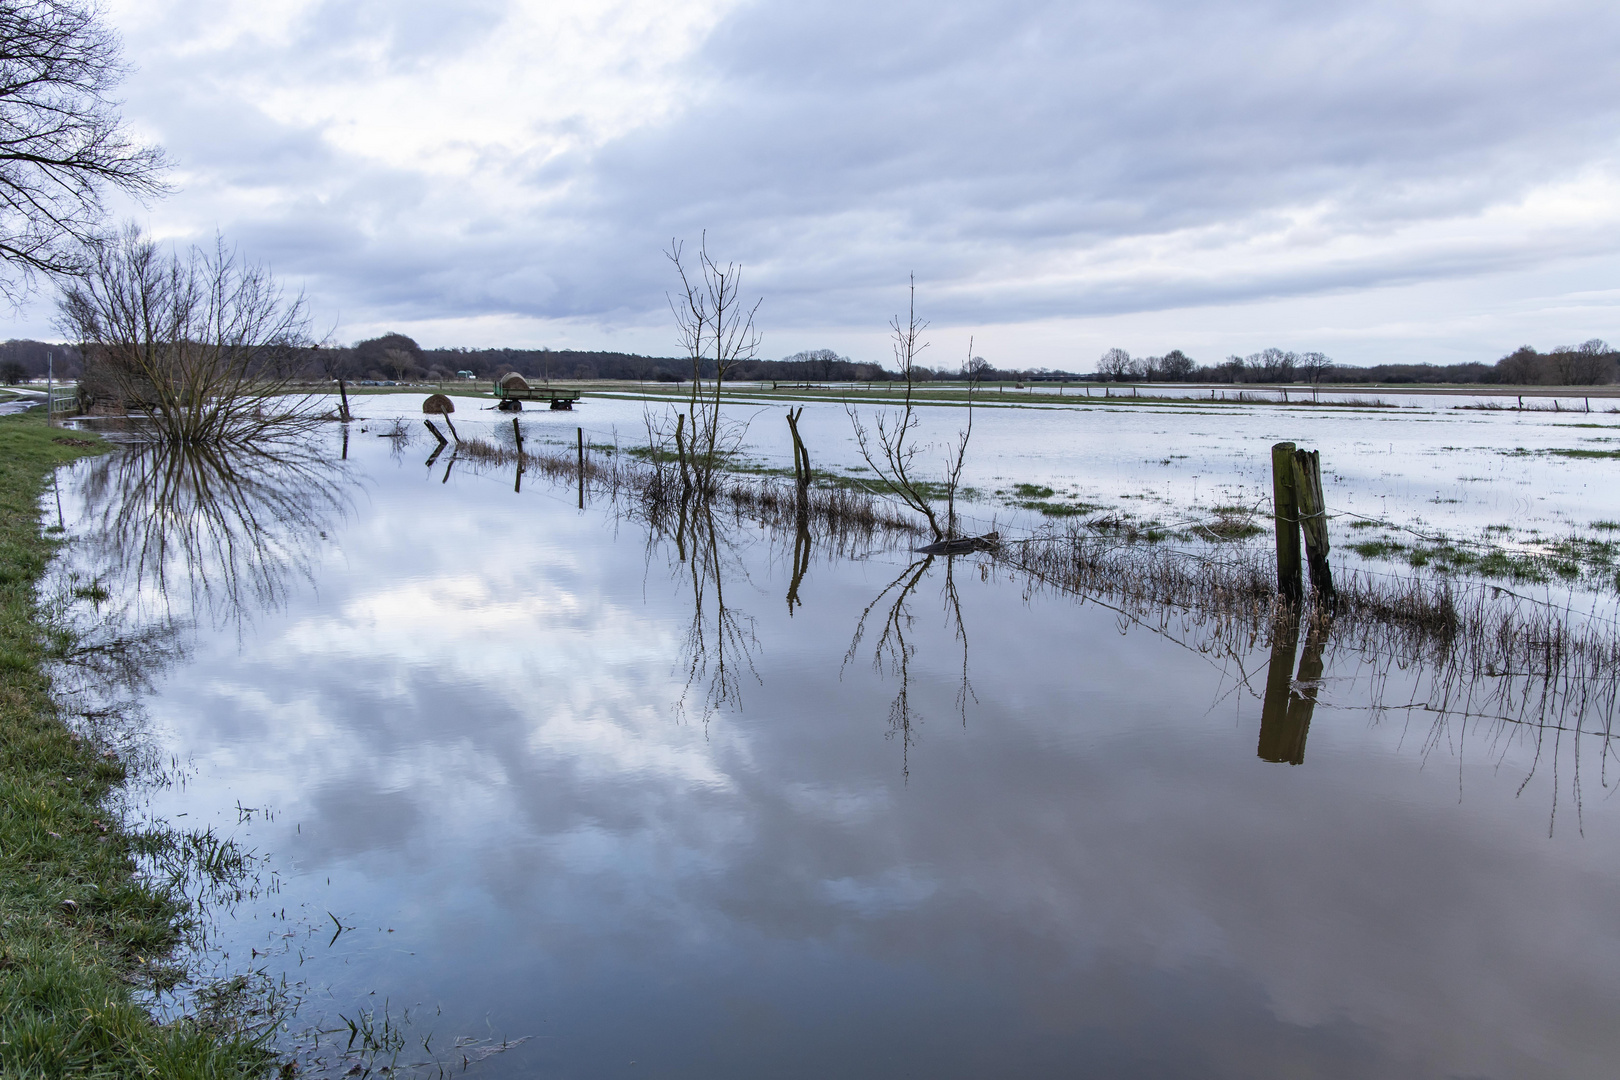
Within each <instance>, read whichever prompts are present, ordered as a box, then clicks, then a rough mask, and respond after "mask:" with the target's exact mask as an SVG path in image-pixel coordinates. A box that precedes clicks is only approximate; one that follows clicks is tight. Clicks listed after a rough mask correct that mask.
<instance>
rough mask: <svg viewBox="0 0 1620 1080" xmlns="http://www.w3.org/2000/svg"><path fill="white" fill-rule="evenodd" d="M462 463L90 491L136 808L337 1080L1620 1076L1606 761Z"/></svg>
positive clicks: (226, 938)
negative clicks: (131, 684) (341, 1079)
mask: <svg viewBox="0 0 1620 1080" xmlns="http://www.w3.org/2000/svg"><path fill="white" fill-rule="evenodd" d="M426 456H427V450H426V449H424V448H423V446H422V444H420V443H418V444H416V445H409V446H397V445H396V444H395V442H394V441H392V440H389V439H385V438H379V437H377V435H376V434H375V433H368V434H366V435H363V436H362V435H360V434H358V433H355V434H354V435H352V436H351V438H350V440H349V444H348V448H347V457H346V458H342V457H341V451H340V446H339V443H338V441H337V438H336V436H335V434H333V435H331V436H330V438H328V439H327V441H325V442H324V443H322V444H321V445H320V446H318V447H316V448H315V453H314V454H313V456H312V458H311V459H310V461H308V462H305V463H304V464H303V465H301V466H300V468H302V469H303V470H304V471H302V472H297V473H293V474H288V473H286V472H285V471H284V470H283V469H282V468H281V467H280V466H276V465H272V464H264V465H262V466H261V467H259V468H258V471H255V467H252V466H244V465H243V464H242V463H240V462H235V463H226V464H225V466H224V467H222V468H221V469H220V471H219V474H218V478H220V479H226V478H234V480H235V481H236V482H235V483H225V484H213V483H211V482H210V483H209V484H205V485H204V486H205V487H208V489H209V490H210V491H211V492H212V496H211V497H209V498H207V499H204V500H202V502H204V503H206V504H207V505H206V506H201V507H199V506H198V505H195V504H186V505H184V506H181V507H180V508H179V509H180V510H181V512H180V513H178V514H176V515H174V519H175V520H183V521H185V522H187V523H189V524H188V526H187V529H186V530H183V531H185V532H186V533H187V536H183V537H180V538H179V539H176V538H174V537H172V536H170V535H168V534H167V533H163V531H162V530H161V529H160V530H158V532H159V533H160V534H161V535H159V536H158V537H157V539H156V540H155V541H154V538H153V531H152V529H151V528H150V527H148V524H149V523H151V522H154V521H159V520H160V519H161V518H162V514H161V513H157V512H154V510H153V508H152V507H151V506H144V507H143V506H135V507H130V506H129V505H128V494H129V491H130V490H131V488H130V486H129V482H128V477H127V476H126V477H124V478H123V479H122V480H121V479H120V478H119V476H118V474H117V472H116V470H117V469H118V468H120V467H121V466H118V465H116V464H113V463H110V462H108V461H102V462H87V463H84V464H81V465H80V466H77V467H76V468H75V469H73V470H70V471H66V472H64V473H63V474H62V482H61V498H62V503H63V510H62V515H63V517H62V520H63V522H64V524H65V525H66V528H67V532H68V534H69V535H70V536H73V537H76V538H78V542H77V543H75V544H74V545H72V546H70V547H69V549H68V550H67V553H66V555H65V556H64V558H63V560H62V561H61V563H60V564H59V565H58V566H57V568H56V570H55V572H54V580H53V583H52V584H51V585H49V586H48V589H55V590H56V593H57V594H66V593H69V592H71V591H72V589H74V588H80V589H83V585H84V582H86V581H91V580H93V581H95V582H98V583H101V585H102V586H103V588H104V590H105V592H106V593H107V594H108V596H107V598H106V599H102V600H94V601H93V602H92V600H90V599H85V600H81V601H80V602H79V608H78V610H79V611H80V612H81V616H82V617H84V618H87V619H99V620H101V621H102V622H103V623H105V624H106V625H108V626H111V625H114V624H118V623H120V620H122V623H121V625H125V626H126V627H127V628H129V629H131V630H132V631H133V630H138V629H141V628H145V629H147V630H150V629H151V628H154V627H168V628H170V629H171V630H172V634H173V642H174V646H175V647H174V648H172V649H170V650H169V652H168V653H167V654H166V656H167V659H166V660H165V661H164V662H163V663H161V664H157V663H154V664H152V665H150V666H149V667H148V669H147V674H148V675H149V676H152V678H151V685H150V686H149V687H139V688H136V689H137V691H138V697H139V700H140V703H141V710H140V711H141V716H142V717H143V726H142V728H141V730H140V733H139V739H140V740H141V741H142V744H143V745H144V746H145V748H146V752H147V753H148V754H149V756H150V758H151V760H152V761H153V762H154V763H155V765H154V775H155V776H160V777H162V778H163V780H162V782H160V783H154V784H152V785H150V786H149V787H147V788H145V789H143V790H142V791H141V792H140V794H139V796H138V798H137V799H136V800H135V803H136V805H134V806H133V807H132V812H134V813H136V814H138V815H147V816H151V817H155V818H159V819H163V820H167V821H169V822H175V823H183V824H186V825H187V826H188V827H197V826H199V825H201V824H207V825H211V826H213V828H214V829H215V830H216V831H217V832H218V833H219V834H220V835H222V836H230V837H233V838H234V839H235V840H236V841H237V842H238V843H239V844H241V845H242V846H243V847H244V848H247V849H251V850H252V851H253V852H254V853H255V854H256V855H257V856H258V858H259V860H260V862H259V864H258V866H259V871H258V872H259V874H260V886H259V887H258V888H257V889H256V890H254V891H252V892H250V893H248V894H246V895H244V897H243V898H242V899H241V900H240V901H239V902H237V903H235V904H234V905H228V906H227V908H225V909H223V910H221V911H220V912H219V913H218V915H217V925H216V927H215V936H214V939H213V942H212V945H211V951H210V953H209V956H210V957H211V962H212V963H213V964H214V965H215V967H216V968H217V969H218V970H219V971H221V972H229V971H242V970H263V971H265V972H266V974H267V975H268V976H270V977H271V978H273V979H281V978H283V977H285V979H286V980H287V982H288V984H289V985H290V986H293V987H294V988H295V989H296V993H297V995H298V996H299V997H301V999H302V1000H303V1004H302V1006H301V1007H300V1009H299V1011H298V1013H297V1014H296V1016H294V1017H293V1018H292V1020H291V1021H290V1023H289V1027H288V1030H287V1032H286V1033H285V1035H284V1037H283V1046H284V1048H285V1049H286V1050H288V1051H289V1052H298V1053H301V1054H302V1055H303V1056H304V1058H305V1061H306V1067H307V1068H308V1069H309V1071H311V1072H315V1073H317V1074H318V1073H320V1072H322V1071H325V1072H327V1073H329V1074H332V1075H342V1074H343V1073H345V1072H346V1071H347V1070H348V1069H349V1068H350V1067H351V1065H352V1064H355V1063H363V1065H364V1066H366V1067H370V1068H376V1067H378V1066H379V1065H382V1064H389V1065H393V1066H398V1067H400V1068H401V1073H402V1074H409V1069H408V1068H407V1067H412V1066H415V1067H418V1069H419V1071H420V1072H421V1073H422V1074H423V1075H435V1074H436V1070H437V1069H438V1068H440V1067H444V1068H446V1069H455V1070H459V1069H460V1068H461V1067H462V1066H463V1064H464V1063H466V1064H467V1065H468V1066H469V1067H470V1070H471V1075H482V1076H489V1077H499V1076H557V1077H607V1076H625V1077H633V1076H660V1077H731V1076H735V1077H756V1076H778V1077H794V1076H803V1077H817V1078H819V1077H826V1076H831V1075H840V1076H868V1075H869V1076H874V1077H894V1076H928V1077H958V1076H959V1077H982V1076H987V1075H998V1076H1049V1075H1067V1074H1074V1073H1080V1074H1084V1075H1096V1076H1117V1077H1150V1076H1151V1077H1157V1076H1178V1077H1179V1076H1211V1077H1227V1076H1230V1077H1249V1076H1269V1075H1312V1076H1345V1077H1386V1078H1387V1077H1447V1076H1481V1077H1485V1076H1492V1077H1516V1078H1517V1077H1543V1076H1545V1077H1587V1076H1591V1077H1598V1076H1608V1075H1612V1073H1613V1071H1614V1061H1615V1060H1616V1057H1617V1055H1620V1028H1617V1027H1616V1026H1615V1025H1614V1023H1613V1018H1614V1016H1615V1015H1616V1012H1617V1010H1620V963H1617V961H1620V924H1617V923H1616V921H1615V919H1614V912H1615V911H1616V910H1617V909H1620V810H1617V807H1616V805H1615V803H1614V801H1613V800H1612V799H1611V798H1610V795H1611V785H1612V784H1613V783H1614V777H1613V776H1611V775H1610V772H1609V766H1610V765H1611V764H1613V763H1612V762H1611V760H1610V755H1611V753H1612V751H1611V750H1610V748H1609V745H1608V740H1607V739H1606V737H1605V736H1603V735H1602V734H1601V733H1597V734H1594V733H1592V732H1591V731H1583V732H1582V733H1580V734H1579V735H1578V736H1577V735H1574V734H1568V735H1567V736H1566V735H1561V734H1560V733H1558V732H1556V731H1552V732H1551V734H1549V731H1548V730H1547V729H1537V728H1528V727H1526V726H1525V725H1518V724H1513V723H1509V722H1506V721H1504V720H1501V719H1496V720H1493V719H1491V718H1490V717H1488V716H1477V717H1473V718H1469V717H1463V716H1457V715H1450V714H1447V713H1446V712H1445V711H1443V710H1441V711H1436V710H1435V709H1434V708H1432V705H1431V704H1429V703H1430V699H1429V698H1428V697H1426V696H1425V695H1424V693H1423V690H1422V687H1421V686H1420V685H1419V684H1420V683H1421V675H1420V674H1414V673H1410V672H1401V671H1391V670H1390V669H1389V668H1388V666H1387V665H1380V664H1378V663H1377V662H1376V661H1375V660H1373V659H1370V658H1368V657H1367V656H1365V655H1363V654H1360V653H1357V652H1355V651H1352V650H1340V651H1335V649H1334V648H1333V647H1332V645H1331V643H1329V644H1328V646H1327V647H1326V649H1325V650H1324V649H1323V643H1322V642H1316V643H1314V646H1313V643H1312V642H1311V641H1309V640H1305V641H1300V642H1297V643H1290V644H1295V645H1296V648H1297V650H1298V651H1297V653H1296V651H1295V650H1294V649H1290V650H1288V651H1287V655H1286V656H1285V657H1279V658H1277V659H1276V661H1275V662H1273V656H1272V652H1271V650H1268V649H1265V648H1263V647H1260V646H1258V645H1255V644H1253V643H1252V642H1251V643H1250V644H1249V645H1247V646H1244V645H1241V644H1240V645H1239V646H1238V647H1236V648H1232V647H1230V643H1229V642H1228V643H1226V644H1225V645H1223V646H1222V647H1220V648H1215V647H1212V646H1211V645H1210V642H1209V639H1208V638H1207V636H1204V635H1202V634H1201V633H1200V631H1199V629H1198V628H1197V627H1195V626H1191V625H1189V624H1188V623H1187V622H1186V620H1184V619H1180V618H1176V617H1171V618H1169V620H1168V621H1167V622H1165V623H1163V624H1161V625H1143V624H1141V623H1133V622H1132V621H1131V620H1130V619H1127V618H1124V617H1122V616H1121V614H1120V613H1118V612H1116V611H1114V610H1111V609H1110V608H1108V607H1107V606H1106V605H1100V604H1096V603H1082V602H1078V601H1076V600H1075V599H1073V598H1070V597H1064V596H1060V595H1053V594H1051V593H1048V592H1043V591H1041V590H1038V589H1037V590H1032V589H1030V588H1028V587H1027V585H1026V584H1025V583H1023V582H1020V581H1016V580H1012V579H1009V578H1008V577H1007V576H1006V575H1005V573H1004V572H1002V571H999V570H997V569H995V568H993V567H992V566H990V565H989V564H988V563H985V562H982V561H978V560H976V558H975V557H961V558H957V559H954V560H946V559H943V558H941V559H936V560H933V561H932V562H918V561H915V560H914V557H913V556H912V555H911V554H910V553H909V552H907V551H904V550H894V549H892V548H889V547H885V546H884V545H881V544H877V545H863V544H861V543H860V542H858V541H852V542H850V543H847V544H843V545H840V544H838V543H836V542H834V541H832V540H829V539H827V538H817V540H816V541H815V542H814V543H813V544H812V547H811V549H810V553H809V557H808V559H807V560H806V559H805V556H804V553H803V552H802V551H800V552H798V553H796V552H795V549H794V539H795V538H794V537H793V535H792V534H791V533H790V534H788V535H786V536H783V535H781V534H777V533H772V532H770V531H767V530H765V529H762V528H760V527H758V526H757V525H755V524H753V523H751V522H749V521H747V520H744V519H739V518H737V517H736V516H735V515H724V514H718V513H717V514H716V515H715V516H714V518H713V519H712V520H710V521H708V522H706V523H704V524H703V526H702V528H700V529H698V530H696V531H695V532H693V533H688V534H683V535H682V536H681V537H680V538H679V539H677V538H676V537H674V536H671V535H669V534H667V533H661V532H658V531H656V530H652V529H650V528H649V526H648V525H647V524H646V523H645V522H644V521H642V520H640V519H638V518H637V517H636V516H634V515H633V514H629V513H627V512H626V511H625V510H624V508H623V507H622V506H620V507H614V506H613V505H611V504H610V503H607V502H605V501H604V500H602V499H600V498H595V497H593V498H592V500H591V501H590V505H588V506H587V508H586V509H585V510H583V511H581V510H579V509H577V508H576V506H575V505H574V503H575V492H574V490H573V488H571V487H566V486H555V485H553V484H551V483H548V482H547V481H545V480H544V479H543V478H539V477H534V478H529V479H526V480H524V482H523V484H522V490H521V491H520V492H514V490H513V488H514V483H513V479H514V478H513V476H512V474H511V473H510V472H509V471H508V472H498V471H495V470H487V471H480V470H478V469H476V468H473V467H471V466H470V463H468V462H465V461H462V462H459V463H455V464H454V465H452V466H450V467H449V468H447V464H448V463H447V461H446V459H445V458H441V459H439V460H438V461H437V462H436V463H435V465H434V467H433V468H432V469H431V470H429V469H427V468H424V466H423V459H424V458H425V457H426ZM156 471H157V473H159V474H162V475H168V476H173V475H175V470H173V469H172V468H165V467H163V466H161V465H160V466H159V467H158V468H157V470H156ZM142 475H149V474H142ZM186 475H187V476H191V477H195V475H196V473H195V472H194V471H193V472H189V473H186ZM244 479H245V482H244ZM187 482H189V481H187ZM181 486H182V487H183V486H184V484H183V483H182V484H181ZM143 489H144V490H146V491H148V492H150V491H152V490H154V486H153V484H152V483H150V482H146V483H144V485H143ZM161 489H162V486H161V484H160V485H158V486H157V490H161ZM289 500H290V501H289ZM159 509H161V508H159ZM52 510H53V512H54V511H55V504H54V503H53V504H52ZM1617 516H1620V515H1617ZM117 522H122V523H123V524H122V525H121V526H119V525H116V523H117ZM110 523H113V524H110ZM143 523H148V524H143ZM119 528H122V529H123V532H122V533H119V532H118V529H119ZM115 534H116V535H115ZM120 536H121V537H122V538H123V539H118V537H120ZM109 537H112V539H109ZM154 544H156V546H155V547H154ZM140 553H144V557H145V561H144V562H143V561H142V559H141V558H138V557H135V556H136V555H137V554H140ZM154 568H160V569H161V570H162V573H161V574H154V573H153V570H154ZM74 575H77V576H76V577H75V576H74ZM85 591H87V592H89V590H85ZM90 595H91V596H92V597H94V596H96V595H99V594H97V593H91V594H90ZM1313 648H1314V652H1313ZM1296 657H1297V659H1296ZM1296 665H1298V666H1296ZM1268 686H1269V689H1270V691H1271V692H1270V693H1269V694H1268ZM1414 701H1416V702H1419V703H1421V704H1420V705H1419V707H1414V708H1405V707H1402V706H1403V705H1406V704H1410V703H1412V702H1414ZM407 1013H408V1015H407ZM359 1018H363V1019H360V1022H359V1024H358V1027H359V1028H362V1029H364V1031H365V1032H367V1033H368V1034H364V1035H362V1037H361V1039H360V1042H361V1045H362V1047H364V1045H365V1044H366V1042H367V1040H368V1039H369V1040H370V1041H371V1042H373V1043H375V1044H376V1046H375V1047H373V1048H372V1052H371V1053H369V1054H368V1055H365V1056H357V1055H356V1054H355V1053H353V1051H354V1043H353V1041H352V1036H353V1035H354V1030H353V1029H351V1028H349V1027H347V1026H345V1025H346V1024H348V1023H349V1022H350V1021H355V1020H357V1019H359ZM385 1021H386V1025H387V1026H386V1027H385ZM315 1029H324V1030H326V1031H327V1032H329V1034H327V1035H324V1036H321V1035H316V1034H313V1031H314V1030H315ZM334 1033H335V1034H334ZM458 1040H461V1042H460V1044H459V1045H458ZM346 1043H348V1045H347V1046H346V1045H345V1044H346ZM312 1047H313V1049H312Z"/></svg>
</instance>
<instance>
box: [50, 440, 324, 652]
mask: <svg viewBox="0 0 1620 1080" xmlns="http://www.w3.org/2000/svg"><path fill="white" fill-rule="evenodd" d="M346 477H347V473H346V472H345V471H344V466H343V464H342V463H341V462H333V461H330V460H328V459H327V458H326V457H325V455H324V454H323V453H321V451H320V450H319V449H318V448H317V447H316V446H314V445H312V444H311V443H308V442H302V441H288V442H282V443H271V444H261V445H259V446H257V447H253V448H232V449H225V448H220V447H203V446H193V447H183V448H177V447H173V446H169V445H164V444H149V445H144V446H132V447H129V448H127V449H125V450H123V451H121V452H119V453H115V454H109V455H107V456H106V457H103V458H100V459H98V460H96V461H94V462H93V463H91V464H90V465H89V467H88V468H87V469H86V471H85V472H84V473H83V475H82V478H81V480H80V482H79V485H78V491H79V495H80V497H81V499H82V500H83V502H84V508H83V519H82V521H81V522H80V525H79V528H78V529H77V530H76V532H77V534H78V535H77V537H76V543H75V547H76V549H77V551H76V557H75V559H74V562H75V564H76V565H77V566H78V567H79V568H80V572H85V571H86V570H88V572H90V573H91V574H92V575H93V576H94V578H95V579H96V580H97V581H98V582H101V583H102V584H101V586H100V587H101V589H102V590H103V591H105V592H107V593H108V594H109V595H110V596H114V597H119V598H127V599H129V600H131V601H134V602H137V603H139V604H141V605H150V606H155V608H156V610H158V611H160V612H162V613H164V614H167V615H174V614H183V615H185V616H188V617H190V618H193V619H196V618H201V617H203V615H204V613H206V614H207V616H208V617H211V618H212V619H214V620H215V621H216V622H217V623H224V622H232V621H237V622H239V621H240V620H242V619H243V618H244V617H247V616H250V615H251V614H252V613H253V612H254V611H256V610H258V609H260V608H275V607H279V606H280V605H281V604H282V603H283V602H284V601H285V599H286V596H287V590H288V588H289V583H290V582H291V581H292V580H293V579H294V578H296V577H305V578H307V577H308V575H309V572H310V567H311V563H312V560H313V556H314V552H315V550H316V547H317V545H318V543H319V541H320V539H321V538H322V537H323V536H324V535H325V533H324V530H325V529H326V528H327V526H328V524H329V522H331V521H332V520H334V519H335V518H339V517H341V516H342V515H343V514H344V513H345V512H346V511H347V509H348V504H347V500H346V496H345V488H346Z"/></svg>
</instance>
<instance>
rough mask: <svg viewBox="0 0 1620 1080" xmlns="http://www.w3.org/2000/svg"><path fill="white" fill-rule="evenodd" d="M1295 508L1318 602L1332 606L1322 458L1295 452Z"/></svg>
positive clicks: (1331, 572)
mask: <svg viewBox="0 0 1620 1080" xmlns="http://www.w3.org/2000/svg"><path fill="white" fill-rule="evenodd" d="M1294 507H1295V510H1296V513H1297V516H1298V518H1299V524H1300V528H1301V530H1302V531H1303V532H1304V534H1305V559H1306V562H1307V563H1308V564H1309V566H1310V568H1311V588H1313V589H1315V590H1316V596H1317V599H1318V600H1324V601H1326V602H1327V603H1329V604H1332V603H1333V600H1334V597H1335V593H1334V591H1333V571H1332V570H1331V569H1330V568H1329V567H1328V528H1327V503H1326V500H1325V499H1324V497H1323V495H1322V455H1321V454H1320V453H1319V452H1317V451H1315V450H1296V451H1294Z"/></svg>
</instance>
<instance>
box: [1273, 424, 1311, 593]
mask: <svg viewBox="0 0 1620 1080" xmlns="http://www.w3.org/2000/svg"><path fill="white" fill-rule="evenodd" d="M1271 502H1272V515H1273V517H1274V519H1275V523H1276V528H1277V592H1278V593H1280V594H1281V595H1282V598H1283V599H1284V600H1286V601H1288V602H1289V603H1290V604H1298V603H1299V602H1300V601H1301V600H1303V599H1304V597H1305V583H1304V580H1303V575H1302V574H1301V573H1300V565H1299V508H1298V506H1297V504H1296V503H1295V498H1294V444H1293V443H1291V442H1280V443H1277V444H1276V445H1275V446H1273V447H1272V448H1271Z"/></svg>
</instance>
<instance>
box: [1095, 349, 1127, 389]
mask: <svg viewBox="0 0 1620 1080" xmlns="http://www.w3.org/2000/svg"><path fill="white" fill-rule="evenodd" d="M1097 373H1098V374H1100V375H1105V376H1107V377H1108V378H1110V379H1113V380H1114V381H1115V382H1121V381H1123V380H1124V379H1127V378H1129V377H1130V373H1131V354H1130V353H1128V352H1126V351H1125V350H1124V349H1109V350H1108V351H1107V352H1105V353H1103V354H1102V359H1100V360H1098V361H1097Z"/></svg>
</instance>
